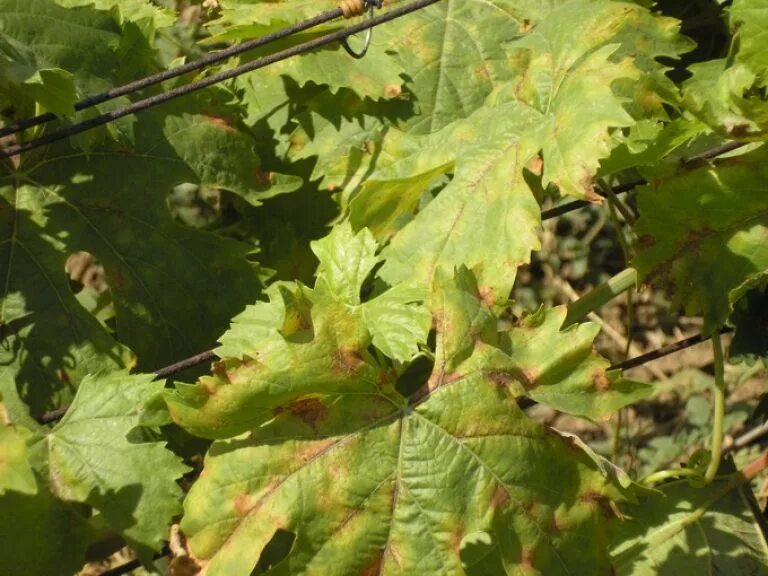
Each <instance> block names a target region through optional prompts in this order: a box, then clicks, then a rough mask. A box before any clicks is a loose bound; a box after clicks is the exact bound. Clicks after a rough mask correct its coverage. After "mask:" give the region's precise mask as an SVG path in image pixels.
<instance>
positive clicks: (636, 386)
mask: <svg viewBox="0 0 768 576" xmlns="http://www.w3.org/2000/svg"><path fill="white" fill-rule="evenodd" d="M567 313H568V310H567V308H565V307H564V306H559V307H557V308H553V309H551V310H548V311H546V312H544V310H543V309H542V310H540V311H539V312H537V313H536V314H534V315H531V316H528V317H527V318H525V319H524V321H523V322H522V323H521V325H520V326H516V327H514V328H512V329H511V330H510V331H509V332H508V333H507V334H505V335H504V337H505V338H506V339H508V340H506V342H505V343H504V345H503V346H502V347H503V349H504V350H506V351H507V353H508V354H509V355H510V357H511V358H513V366H514V369H515V371H516V373H518V374H522V375H523V382H524V385H525V387H526V389H527V395H528V396H529V397H530V398H532V399H533V400H536V401H537V402H540V403H543V404H546V405H547V406H551V407H553V408H555V409H557V410H560V411H562V412H568V413H570V414H577V415H581V416H587V417H590V418H594V419H597V418H600V417H604V416H608V415H610V414H613V413H614V412H616V411H617V410H618V409H620V408H622V407H623V406H626V405H628V404H631V403H633V402H637V401H638V400H641V399H643V398H645V397H646V396H648V395H649V394H651V392H652V391H653V387H652V386H649V385H647V384H642V383H639V382H632V381H628V380H624V379H622V378H621V375H620V374H619V373H615V372H607V371H606V370H607V368H608V365H609V362H608V361H607V360H606V359H605V358H603V357H601V356H599V355H598V354H596V353H595V352H594V350H593V348H592V345H593V342H594V340H595V338H596V337H597V335H598V333H599V332H600V326H598V325H597V324H591V323H586V324H578V325H573V326H570V327H569V328H566V329H565V330H561V327H562V325H563V323H564V322H565V317H566V315H567ZM553 349H556V350H557V351H558V353H557V354H556V355H553V354H552V352H551V351H552V350H553ZM563 357H567V358H568V360H569V361H568V364H567V368H566V367H565V366H563V363H562V358H563Z"/></svg>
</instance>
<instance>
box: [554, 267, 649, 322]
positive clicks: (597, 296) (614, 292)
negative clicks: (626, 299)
mask: <svg viewBox="0 0 768 576" xmlns="http://www.w3.org/2000/svg"><path fill="white" fill-rule="evenodd" d="M636 285H637V271H636V270H635V269H634V268H626V269H624V270H622V271H621V272H619V273H618V274H616V275H615V276H613V277H612V278H609V279H608V280H606V281H605V282H603V283H602V284H600V285H599V286H597V287H596V288H594V289H593V290H591V291H589V292H587V293H586V294H585V295H584V296H582V297H581V298H579V299H578V300H576V301H575V302H572V303H571V304H570V305H569V306H568V315H567V316H566V317H565V321H564V322H563V328H567V327H568V326H570V325H571V324H574V323H575V322H578V321H579V320H581V319H583V318H585V317H586V316H587V315H588V314H589V313H590V312H594V311H595V310H597V309H598V308H601V307H603V306H604V305H605V304H607V303H608V302H610V301H611V300H613V299H614V298H616V296H618V295H619V294H623V293H624V292H626V291H627V290H631V289H633V288H634V287H635V286H636Z"/></svg>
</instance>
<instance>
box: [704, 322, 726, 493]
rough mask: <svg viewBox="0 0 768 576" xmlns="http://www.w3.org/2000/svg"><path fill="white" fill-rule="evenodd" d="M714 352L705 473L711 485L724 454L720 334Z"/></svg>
mask: <svg viewBox="0 0 768 576" xmlns="http://www.w3.org/2000/svg"><path fill="white" fill-rule="evenodd" d="M712 352H713V354H714V364H715V388H714V395H715V396H714V417H713V420H714V422H713V425H712V458H711V459H710V461H709V465H708V466H707V470H706V472H705V473H704V481H705V482H706V483H707V484H709V483H710V482H712V480H714V478H715V475H716V474H717V470H718V468H720V458H721V456H722V453H723V433H724V430H723V427H724V425H723V422H724V420H725V362H724V359H723V343H722V340H721V336H720V334H719V333H716V334H714V335H713V336H712Z"/></svg>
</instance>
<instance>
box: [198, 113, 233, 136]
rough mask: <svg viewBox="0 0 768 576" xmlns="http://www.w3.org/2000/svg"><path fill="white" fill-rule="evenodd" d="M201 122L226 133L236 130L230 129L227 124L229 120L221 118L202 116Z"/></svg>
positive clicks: (229, 125) (230, 126) (230, 125)
mask: <svg viewBox="0 0 768 576" xmlns="http://www.w3.org/2000/svg"><path fill="white" fill-rule="evenodd" d="M203 120H204V121H205V122H209V123H211V124H213V125H214V126H216V127H217V128H221V129H223V130H227V131H228V132H235V131H236V130H235V129H234V128H233V127H232V124H231V123H230V122H229V120H227V119H225V118H222V117H221V116H203Z"/></svg>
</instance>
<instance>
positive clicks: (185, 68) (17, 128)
mask: <svg viewBox="0 0 768 576" xmlns="http://www.w3.org/2000/svg"><path fill="white" fill-rule="evenodd" d="M341 16H342V12H341V8H336V9H334V10H328V11H327V12H323V13H322V14H318V15H317V16H314V17H312V18H309V19H308V20H304V21H303V22H299V23H297V24H294V25H293V26H288V27H287V28H282V29H280V30H278V31H276V32H272V33H271V34H266V35H265V36H260V37H259V38H254V39H253V40H247V41H246V42H242V43H240V44H238V45H236V46H232V47H231V48H227V49H226V50H220V51H217V52H212V53H210V54H207V55H206V56H203V57H202V58H199V59H197V60H193V61H192V62H188V63H187V64H183V65H181V66H178V67H176V68H172V69H171V70H165V71H163V72H159V73H157V74H152V75H151V76H146V77H144V78H141V79H139V80H136V81H134V82H130V83H128V84H124V85H122V86H118V87H117V88H112V89H111V90H107V91H106V92H102V93H101V94H94V95H93V96H88V97H87V98H83V99H82V100H80V101H79V102H77V103H76V104H75V110H76V111H77V112H79V111H81V110H86V109H88V108H91V107H93V106H96V105H97V104H102V103H104V102H108V101H110V100H114V99H115V98H119V97H120V96H126V95H128V94H132V93H134V92H138V91H139V90H143V89H145V88H149V87H150V86H155V85H156V84H160V83H161V82H165V81H166V80H171V79H173V78H178V77H179V76H183V75H184V74H186V73H188V72H193V71H195V70H201V69H203V68H205V67H207V66H210V65H211V64H218V63H219V62H223V61H224V60H228V59H230V58H232V57H233V56H239V55H240V54H243V53H245V52H249V51H251V50H254V49H256V48H259V47H261V46H266V45H267V44H271V43H272V42H276V41H277V40H281V39H283V38H286V37H288V36H292V35H293V34H297V33H299V32H304V31H305V30H309V29H310V28H314V27H316V26H319V25H320V24H325V23H326V22H330V21H331V20H335V19H337V18H339V17H341ZM57 119H58V116H56V115H55V114H53V113H50V112H48V113H46V114H41V115H39V116H35V117H34V118H28V119H26V120H20V121H18V122H16V123H14V124H11V125H9V126H5V127H4V128H0V138H1V137H3V136H8V135H10V134H15V133H16V132H21V131H23V130H26V129H28V128H32V127H34V126H39V125H40V124H45V123H47V122H51V121H52V120H57Z"/></svg>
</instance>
